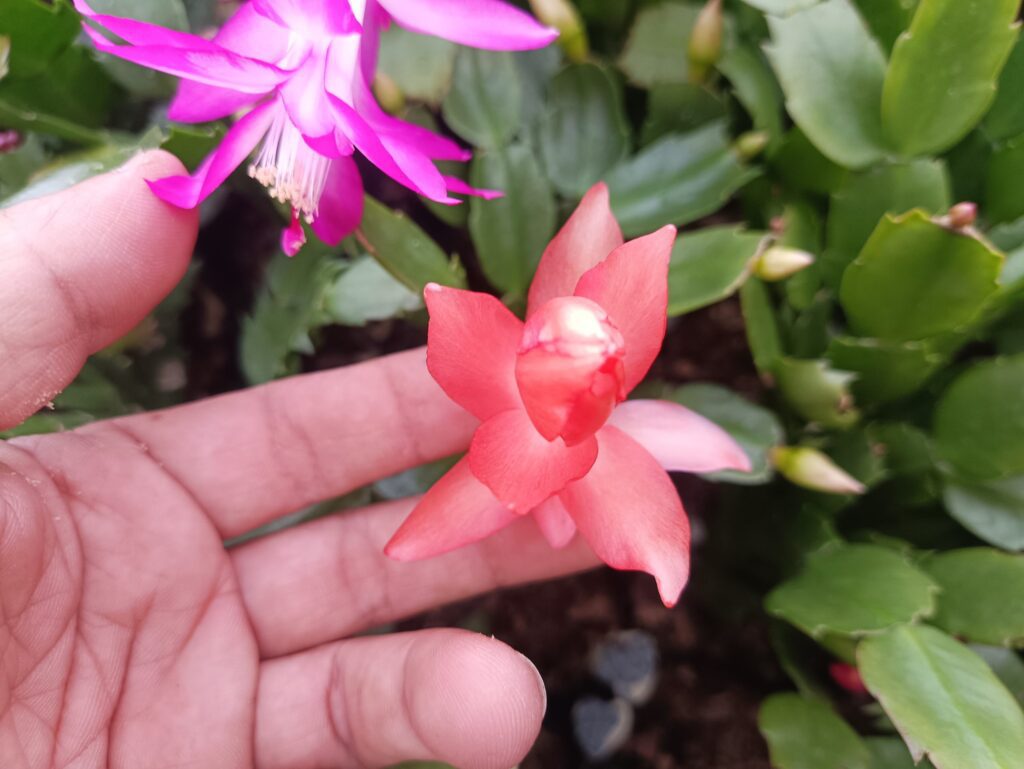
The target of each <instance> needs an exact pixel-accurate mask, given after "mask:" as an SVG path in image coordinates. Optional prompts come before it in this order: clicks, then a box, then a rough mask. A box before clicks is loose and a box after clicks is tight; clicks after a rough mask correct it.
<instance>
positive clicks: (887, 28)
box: [854, 0, 918, 51]
mask: <svg viewBox="0 0 1024 769" xmlns="http://www.w3.org/2000/svg"><path fill="white" fill-rule="evenodd" d="M854 2H855V3H856V4H857V8H858V9H860V12H861V15H862V16H863V17H864V21H866V22H867V23H868V27H870V28H871V32H872V33H873V34H874V36H875V37H877V38H878V40H879V42H881V43H882V46H883V48H884V49H885V50H886V51H891V50H892V47H893V45H895V44H896V38H898V37H899V36H900V35H901V34H903V32H904V31H905V30H906V29H907V27H909V26H910V21H911V19H913V18H914V9H915V7H916V6H917V2H918V0H854Z"/></svg>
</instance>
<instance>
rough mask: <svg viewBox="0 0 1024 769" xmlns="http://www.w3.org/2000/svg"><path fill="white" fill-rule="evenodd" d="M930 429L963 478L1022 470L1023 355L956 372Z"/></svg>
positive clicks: (936, 441) (1019, 471)
mask: <svg viewBox="0 0 1024 769" xmlns="http://www.w3.org/2000/svg"><path fill="white" fill-rule="evenodd" d="M934 428H935V443H936V446H937V447H938V450H939V453H940V454H941V455H942V456H943V457H944V458H945V459H947V460H948V461H949V462H951V463H952V464H953V465H954V466H955V467H956V468H957V470H959V471H960V472H962V473H964V474H966V475H967V476H968V477H971V478H977V479H989V478H1000V477H1002V478H1005V477H1009V476H1016V475H1021V474H1024V355H1015V356H1011V357H1007V358H997V359H994V360H989V361H986V362H984V363H979V364H978V365H976V366H974V367H973V368H971V369H970V370H969V371H968V372H966V373H965V374H963V375H961V376H960V377H959V378H958V379H957V380H956V381H955V382H953V384H952V385H951V386H950V387H949V389H948V390H946V392H945V394H944V395H943V397H942V400H941V401H939V405H938V408H937V409H936V411H935V423H934Z"/></svg>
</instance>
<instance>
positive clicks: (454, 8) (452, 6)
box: [379, 0, 558, 51]
mask: <svg viewBox="0 0 1024 769" xmlns="http://www.w3.org/2000/svg"><path fill="white" fill-rule="evenodd" d="M379 2H380V4H381V5H382V6H383V7H384V9H385V10H386V11H387V12H388V13H390V14H391V15H392V16H393V17H394V19H395V21H397V22H398V23H399V24H401V25H402V26H403V27H408V28H409V29H411V30H413V31H414V32H421V33H423V34H425V35H433V36H434V37H442V38H444V39H445V40H451V41H452V42H455V43H461V44H462V45H469V46H473V47H475V48H488V49H490V50H495V51H522V50H527V49H530V48H543V47H544V46H546V45H548V44H549V43H551V42H553V41H554V40H555V39H556V38H557V37H558V32H557V31H556V30H553V29H551V28H550V27H545V26H544V25H542V24H539V23H538V22H537V21H536V20H535V19H534V18H533V17H532V16H530V15H529V14H528V13H526V12H524V11H521V10H519V9H518V8H515V7H513V6H511V5H508V4H507V3H503V2H498V0H379Z"/></svg>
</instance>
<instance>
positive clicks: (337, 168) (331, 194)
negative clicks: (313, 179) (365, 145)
mask: <svg viewBox="0 0 1024 769" xmlns="http://www.w3.org/2000/svg"><path fill="white" fill-rule="evenodd" d="M362 219H363V180H362V177H360V175H359V169H358V168H357V167H356V164H355V161H354V160H352V158H350V157H343V158H338V159H337V160H334V161H332V162H331V171H330V174H329V175H328V177H327V186H326V187H324V195H323V197H322V198H320V210H319V211H318V212H317V215H316V218H315V219H314V220H313V231H314V232H315V233H316V234H317V235H318V236H319V237H320V240H322V241H323V242H324V243H326V244H327V245H329V246H336V245H338V244H339V243H340V242H341V241H342V240H344V239H345V238H346V237H348V236H349V235H351V234H352V233H353V232H354V231H355V229H356V227H358V226H359V222H361V221H362Z"/></svg>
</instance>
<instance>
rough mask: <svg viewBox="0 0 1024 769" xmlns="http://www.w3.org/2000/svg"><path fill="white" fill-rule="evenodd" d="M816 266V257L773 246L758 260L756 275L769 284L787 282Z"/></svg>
mask: <svg viewBox="0 0 1024 769" xmlns="http://www.w3.org/2000/svg"><path fill="white" fill-rule="evenodd" d="M812 264H814V255H813V254H809V253H807V252H806V251H800V250H799V249H796V248H787V247H786V246H772V247H770V248H768V249H765V252H764V253H763V254H761V258H760V259H758V260H757V265H756V266H755V267H754V273H755V274H756V275H757V277H759V278H760V279H761V280H766V281H768V282H769V283H774V282H776V281H780V280H785V279H786V278H788V277H790V276H791V275H796V273H798V272H800V270H804V269H807V268H808V267H810V266H811V265H812Z"/></svg>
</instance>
